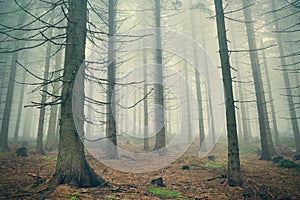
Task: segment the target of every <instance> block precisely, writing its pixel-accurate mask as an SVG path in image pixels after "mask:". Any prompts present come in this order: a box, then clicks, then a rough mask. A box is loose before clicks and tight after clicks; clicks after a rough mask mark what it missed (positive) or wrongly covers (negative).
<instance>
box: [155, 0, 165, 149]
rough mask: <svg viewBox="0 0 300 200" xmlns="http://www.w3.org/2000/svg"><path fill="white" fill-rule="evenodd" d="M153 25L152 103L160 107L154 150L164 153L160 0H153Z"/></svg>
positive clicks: (157, 116) (157, 111) (157, 113)
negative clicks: (154, 64) (154, 62)
mask: <svg viewBox="0 0 300 200" xmlns="http://www.w3.org/2000/svg"><path fill="white" fill-rule="evenodd" d="M155 25H156V36H155V37H156V41H155V42H156V49H155V60H156V69H155V79H156V83H155V85H154V90H155V98H154V104H155V105H159V106H160V108H158V110H156V119H155V123H156V127H157V128H160V130H157V131H158V133H157V134H156V142H155V147H154V150H159V153H160V155H165V153H166V152H165V146H166V131H165V126H164V120H165V113H164V89H163V85H164V80H163V63H162V49H161V30H160V29H161V26H160V0H155Z"/></svg>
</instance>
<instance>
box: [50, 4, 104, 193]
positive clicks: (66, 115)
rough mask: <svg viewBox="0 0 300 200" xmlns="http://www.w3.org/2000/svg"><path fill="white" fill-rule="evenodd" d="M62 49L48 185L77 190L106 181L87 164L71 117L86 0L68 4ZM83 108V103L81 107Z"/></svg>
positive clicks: (84, 30)
mask: <svg viewBox="0 0 300 200" xmlns="http://www.w3.org/2000/svg"><path fill="white" fill-rule="evenodd" d="M68 8H72V9H69V12H68V22H67V30H66V50H65V63H64V71H63V85H62V104H61V124H60V125H61V126H60V132H59V147H58V157H57V163H56V171H55V173H54V175H53V177H52V179H51V184H54V185H57V184H64V183H67V184H72V185H75V186H80V187H90V186H98V185H103V184H105V183H106V181H105V180H104V179H103V178H101V177H100V176H99V175H98V174H96V173H95V172H94V171H93V169H92V168H91V167H90V166H89V164H88V163H87V160H86V158H85V155H84V146H83V142H82V140H81V139H80V136H79V134H78V132H77V130H76V127H75V123H74V119H73V115H72V92H73V86H74V80H75V77H76V75H77V73H78V71H79V68H80V66H81V64H82V62H84V59H85V42H86V34H87V28H86V23H87V0H69V1H68ZM82 107H83V104H82Z"/></svg>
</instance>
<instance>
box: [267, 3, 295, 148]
mask: <svg viewBox="0 0 300 200" xmlns="http://www.w3.org/2000/svg"><path fill="white" fill-rule="evenodd" d="M271 5H272V10H273V12H272V13H273V18H274V23H275V29H276V30H277V31H278V30H280V27H279V23H278V16H277V13H276V11H275V10H276V6H275V2H274V1H272V0H271ZM276 40H277V44H278V49H279V55H280V62H281V66H282V69H283V72H282V73H283V79H284V84H285V88H286V95H287V101H288V106H289V112H290V118H291V123H292V128H293V133H294V137H295V143H296V152H297V153H300V133H299V126H298V122H297V115H296V110H295V105H294V100H293V96H292V95H293V93H292V89H291V84H290V80H289V75H288V72H287V70H286V69H285V68H284V67H285V66H286V60H285V57H284V50H283V41H282V38H281V34H280V33H279V32H276Z"/></svg>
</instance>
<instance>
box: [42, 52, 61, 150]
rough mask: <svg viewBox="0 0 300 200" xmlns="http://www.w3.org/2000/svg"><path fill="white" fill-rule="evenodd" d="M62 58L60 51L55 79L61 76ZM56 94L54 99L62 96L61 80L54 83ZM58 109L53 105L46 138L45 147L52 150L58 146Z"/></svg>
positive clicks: (56, 61) (57, 56)
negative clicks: (59, 71)
mask: <svg viewBox="0 0 300 200" xmlns="http://www.w3.org/2000/svg"><path fill="white" fill-rule="evenodd" d="M61 59H62V52H61V51H60V52H58V53H57V55H56V60H55V71H56V74H55V76H54V79H58V78H59V76H60V73H58V72H57V71H58V70H59V69H60V68H61ZM52 94H53V95H54V96H53V97H52V101H55V100H56V96H60V89H59V82H55V83H54V84H53V92H52ZM57 110H58V105H52V106H51V109H50V119H49V126H48V134H47V140H46V147H45V149H46V150H47V151H52V150H53V149H55V148H57V146H56V144H55V143H56V142H55V133H56V128H57Z"/></svg>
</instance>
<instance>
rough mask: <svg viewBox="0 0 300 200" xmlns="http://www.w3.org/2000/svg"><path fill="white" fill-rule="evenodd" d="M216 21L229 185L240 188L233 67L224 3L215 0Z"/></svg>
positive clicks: (220, 0)
mask: <svg viewBox="0 0 300 200" xmlns="http://www.w3.org/2000/svg"><path fill="white" fill-rule="evenodd" d="M214 2H215V11H216V21H217V30H218V41H219V48H220V50H219V52H220V60H221V68H222V76H223V84H224V89H225V105H226V120H227V140H228V185H230V186H240V185H242V179H241V175H240V155H239V144H238V136H237V127H236V116H235V105H234V98H233V89H232V77H231V66H230V60H229V54H228V44H227V36H226V27H225V20H224V10H223V1H222V0H215V1H214Z"/></svg>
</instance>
